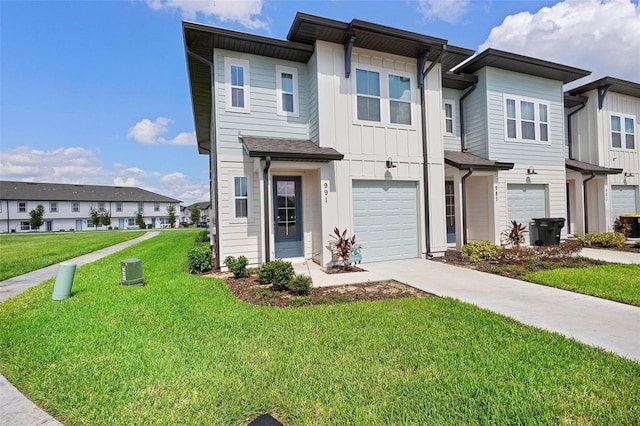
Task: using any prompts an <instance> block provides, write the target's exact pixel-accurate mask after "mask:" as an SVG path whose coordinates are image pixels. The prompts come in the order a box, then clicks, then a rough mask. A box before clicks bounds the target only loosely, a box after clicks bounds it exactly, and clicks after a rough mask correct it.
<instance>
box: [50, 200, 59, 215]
mask: <svg viewBox="0 0 640 426" xmlns="http://www.w3.org/2000/svg"><path fill="white" fill-rule="evenodd" d="M49 213H58V202H57V201H49Z"/></svg>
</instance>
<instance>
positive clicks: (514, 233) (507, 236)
mask: <svg viewBox="0 0 640 426" xmlns="http://www.w3.org/2000/svg"><path fill="white" fill-rule="evenodd" d="M527 232H528V231H527V227H526V226H524V225H522V224H520V223H518V222H517V221H515V220H512V221H511V228H510V229H507V230H505V231H503V232H502V239H501V240H502V245H503V246H505V247H511V248H514V249H516V250H519V249H520V244H524V241H525V240H524V234H525V233H527Z"/></svg>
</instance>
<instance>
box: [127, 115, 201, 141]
mask: <svg viewBox="0 0 640 426" xmlns="http://www.w3.org/2000/svg"><path fill="white" fill-rule="evenodd" d="M171 124H173V120H172V119H170V118H166V117H158V118H156V119H155V121H151V120H149V119H148V118H144V119H142V120H140V121H138V122H137V123H136V124H135V125H134V126H133V127H131V128H130V129H129V131H128V132H127V137H128V138H130V139H135V140H136V141H137V142H140V143H141V144H145V145H157V144H166V145H195V144H196V134H195V132H193V133H187V132H182V133H179V134H178V135H177V136H176V137H175V138H173V139H166V138H165V137H163V136H162V135H164V134H166V133H167V132H168V131H169V125H171Z"/></svg>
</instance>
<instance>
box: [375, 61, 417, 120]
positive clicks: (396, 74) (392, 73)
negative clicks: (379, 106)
mask: <svg viewBox="0 0 640 426" xmlns="http://www.w3.org/2000/svg"><path fill="white" fill-rule="evenodd" d="M381 75H383V76H384V81H386V82H387V85H386V86H387V87H386V99H388V101H389V102H387V105H388V106H389V111H387V117H388V118H389V124H390V125H393V126H402V127H412V126H413V122H414V114H413V92H414V88H413V80H414V79H413V76H412V75H411V74H407V73H403V72H398V71H383V72H382V73H381ZM391 76H394V77H405V78H408V79H409V95H410V96H411V98H410V99H409V100H408V101H407V100H401V99H396V98H391V82H390V81H389V77H391ZM381 95H382V96H384V95H385V92H384V91H383V92H382V93H381ZM391 102H403V103H408V104H409V114H411V117H410V121H411V122H410V123H409V124H406V123H394V122H392V121H391ZM380 115H381V116H382V117H385V113H384V111H381V113H380Z"/></svg>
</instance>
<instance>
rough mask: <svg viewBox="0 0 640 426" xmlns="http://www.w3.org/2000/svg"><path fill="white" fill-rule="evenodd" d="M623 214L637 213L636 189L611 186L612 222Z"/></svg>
mask: <svg viewBox="0 0 640 426" xmlns="http://www.w3.org/2000/svg"><path fill="white" fill-rule="evenodd" d="M625 213H632V214H634V213H638V206H637V204H636V187H635V186H631V185H612V186H611V215H612V216H613V220H615V219H617V218H618V216H620V215H621V214H625Z"/></svg>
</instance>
